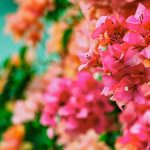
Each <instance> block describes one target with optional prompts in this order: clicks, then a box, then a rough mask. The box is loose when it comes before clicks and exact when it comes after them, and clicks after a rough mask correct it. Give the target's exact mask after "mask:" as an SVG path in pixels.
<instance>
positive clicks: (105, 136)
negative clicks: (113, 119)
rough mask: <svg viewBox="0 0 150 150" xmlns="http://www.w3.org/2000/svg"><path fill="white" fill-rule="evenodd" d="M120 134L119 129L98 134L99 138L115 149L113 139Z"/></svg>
mask: <svg viewBox="0 0 150 150" xmlns="http://www.w3.org/2000/svg"><path fill="white" fill-rule="evenodd" d="M119 136H120V132H119V131H109V132H104V133H102V134H101V135H100V136H99V140H100V141H103V142H105V143H106V144H107V145H108V146H110V147H111V148H112V150H115V147H114V146H115V141H116V139H117V138H118V137H119Z"/></svg>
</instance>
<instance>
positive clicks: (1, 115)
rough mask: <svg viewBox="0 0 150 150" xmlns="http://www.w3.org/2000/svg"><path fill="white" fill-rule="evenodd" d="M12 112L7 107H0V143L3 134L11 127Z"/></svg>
mask: <svg viewBox="0 0 150 150" xmlns="http://www.w3.org/2000/svg"><path fill="white" fill-rule="evenodd" d="M11 115H12V114H11V112H9V111H8V110H6V108H5V107H3V108H1V107H0V141H1V140H2V134H3V132H4V131H5V130H6V129H7V128H8V127H9V126H10V125H11Z"/></svg>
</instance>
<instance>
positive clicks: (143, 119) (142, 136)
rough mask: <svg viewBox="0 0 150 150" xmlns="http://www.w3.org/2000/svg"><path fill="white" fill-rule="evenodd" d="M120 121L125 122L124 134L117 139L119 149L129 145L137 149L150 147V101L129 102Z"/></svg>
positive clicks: (143, 149)
mask: <svg viewBox="0 0 150 150" xmlns="http://www.w3.org/2000/svg"><path fill="white" fill-rule="evenodd" d="M120 121H121V123H122V124H123V136H122V137H119V139H118V140H117V144H116V147H118V148H117V149H118V150H119V149H121V148H122V149H123V148H125V147H127V146H128V147H129V146H132V147H134V148H135V149H136V150H147V149H149V148H150V131H149V127H150V103H147V104H143V105H139V104H135V103H133V102H131V103H129V105H127V107H126V109H125V111H124V112H123V113H122V114H121V116H120Z"/></svg>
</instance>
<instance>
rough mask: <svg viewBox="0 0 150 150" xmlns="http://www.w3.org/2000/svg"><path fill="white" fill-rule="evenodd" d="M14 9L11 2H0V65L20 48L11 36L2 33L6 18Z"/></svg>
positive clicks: (8, 0)
mask: <svg viewBox="0 0 150 150" xmlns="http://www.w3.org/2000/svg"><path fill="white" fill-rule="evenodd" d="M16 9H17V5H16V4H14V3H13V0H0V63H1V62H2V61H3V60H4V59H6V58H7V57H9V56H10V55H12V54H13V53H15V52H17V51H18V50H19V48H20V47H21V43H16V42H15V41H14V40H13V38H12V37H11V35H6V34H5V33H4V29H5V25H6V16H7V15H8V14H9V13H12V12H14V11H15V10H16Z"/></svg>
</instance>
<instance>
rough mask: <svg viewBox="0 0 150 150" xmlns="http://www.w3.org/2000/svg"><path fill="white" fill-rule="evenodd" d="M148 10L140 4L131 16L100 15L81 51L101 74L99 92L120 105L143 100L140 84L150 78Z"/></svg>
mask: <svg viewBox="0 0 150 150" xmlns="http://www.w3.org/2000/svg"><path fill="white" fill-rule="evenodd" d="M149 16H150V11H149V10H148V9H146V8H145V7H144V6H143V5H142V4H139V6H138V9H137V11H136V13H135V15H134V16H129V17H128V18H127V19H126V20H125V19H124V18H123V17H121V16H118V15H117V16H102V17H100V19H99V20H98V22H97V24H96V29H95V31H94V32H93V34H92V38H93V39H94V41H93V44H92V46H91V48H90V51H89V52H88V53H86V54H83V55H82V62H84V63H83V65H82V66H80V68H81V69H82V68H84V67H86V66H89V65H91V66H96V67H98V68H99V69H100V71H101V72H102V74H103V81H104V89H103V90H102V94H104V95H106V96H109V95H112V97H111V99H112V100H114V101H116V102H117V104H118V105H119V107H120V108H122V105H124V104H126V103H128V102H129V101H135V102H137V103H140V104H142V103H145V101H146V98H145V96H144V93H143V91H142V87H143V86H146V85H147V84H148V82H149V81H150V64H149V59H150V49H149V35H150V29H149V22H150V18H149Z"/></svg>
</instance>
